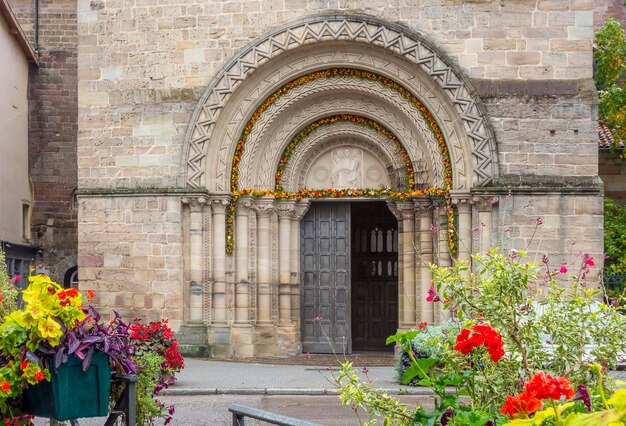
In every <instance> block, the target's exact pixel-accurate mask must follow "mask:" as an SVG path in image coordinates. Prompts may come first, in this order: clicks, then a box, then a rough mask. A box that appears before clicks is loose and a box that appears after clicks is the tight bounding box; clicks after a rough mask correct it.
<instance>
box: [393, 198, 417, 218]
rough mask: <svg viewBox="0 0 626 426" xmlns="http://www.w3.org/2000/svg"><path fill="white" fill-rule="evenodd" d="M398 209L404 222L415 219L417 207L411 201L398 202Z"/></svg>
mask: <svg viewBox="0 0 626 426" xmlns="http://www.w3.org/2000/svg"><path fill="white" fill-rule="evenodd" d="M396 209H397V211H398V213H399V215H400V217H401V218H402V220H413V219H414V218H415V205H414V204H413V203H412V202H410V201H396Z"/></svg>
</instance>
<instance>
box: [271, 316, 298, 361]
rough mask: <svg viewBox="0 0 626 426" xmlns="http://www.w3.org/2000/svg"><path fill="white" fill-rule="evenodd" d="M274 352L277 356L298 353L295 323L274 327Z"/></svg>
mask: <svg viewBox="0 0 626 426" xmlns="http://www.w3.org/2000/svg"><path fill="white" fill-rule="evenodd" d="M276 352H277V354H278V356H292V355H296V354H297V353H298V333H296V326H295V325H293V324H290V325H281V326H278V327H277V328H276Z"/></svg>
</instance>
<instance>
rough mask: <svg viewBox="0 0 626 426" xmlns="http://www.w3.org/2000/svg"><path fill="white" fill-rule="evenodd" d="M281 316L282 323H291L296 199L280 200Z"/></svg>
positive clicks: (278, 204)
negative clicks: (292, 257)
mask: <svg viewBox="0 0 626 426" xmlns="http://www.w3.org/2000/svg"><path fill="white" fill-rule="evenodd" d="M277 210H278V234H279V240H278V244H279V257H278V264H279V275H278V279H279V292H278V294H279V318H280V323H281V324H282V325H289V324H291V256H292V252H291V219H292V218H293V215H294V210H295V202H294V201H279V202H278V203H277Z"/></svg>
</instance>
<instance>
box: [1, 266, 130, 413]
mask: <svg viewBox="0 0 626 426" xmlns="http://www.w3.org/2000/svg"><path fill="white" fill-rule="evenodd" d="M29 281H30V285H29V287H28V288H27V289H25V290H24V291H23V292H22V299H23V301H24V308H23V309H20V310H15V311H13V312H12V313H10V314H9V315H7V316H6V317H5V318H4V322H3V323H2V324H1V325H0V412H1V413H2V416H3V417H4V418H5V419H6V418H8V419H13V420H11V421H12V422H14V423H16V424H18V423H20V422H23V421H25V420H28V419H24V418H23V417H20V414H23V413H28V414H35V415H38V416H43V417H51V418H55V419H57V420H67V419H72V418H78V417H94V416H102V415H106V414H107V412H108V406H109V399H110V392H109V389H110V368H112V369H114V370H117V371H120V372H123V373H126V374H133V373H134V372H135V366H134V364H133V363H132V361H131V360H130V355H131V346H130V343H129V342H130V335H129V330H128V325H127V324H125V323H124V322H123V321H122V320H121V318H120V317H119V315H117V314H116V315H115V318H114V319H113V320H111V321H108V322H104V321H102V319H101V317H100V315H99V314H98V313H97V312H96V310H95V309H94V308H93V307H91V306H84V304H83V294H82V293H81V292H79V291H78V290H76V289H64V288H62V287H61V286H60V285H58V284H57V283H55V282H53V281H52V280H51V279H50V278H49V277H47V276H45V275H36V276H31V277H29ZM93 297H94V294H93V292H92V291H90V290H88V291H87V301H88V302H89V301H91V299H93ZM70 384H71V387H70ZM83 385H84V387H81V386H83ZM82 389H84V390H82Z"/></svg>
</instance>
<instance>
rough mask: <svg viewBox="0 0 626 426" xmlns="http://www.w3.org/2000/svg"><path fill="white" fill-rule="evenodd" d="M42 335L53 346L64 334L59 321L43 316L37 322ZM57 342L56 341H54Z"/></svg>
mask: <svg viewBox="0 0 626 426" xmlns="http://www.w3.org/2000/svg"><path fill="white" fill-rule="evenodd" d="M37 326H38V327H37V328H38V329H39V332H40V333H41V337H43V338H44V339H47V340H48V341H49V342H50V344H51V345H52V346H56V345H58V344H59V339H61V336H62V335H63V330H61V326H60V325H59V323H58V322H56V321H55V320H53V319H52V318H41V319H40V320H39V322H38V324H37ZM54 342H56V343H54Z"/></svg>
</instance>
